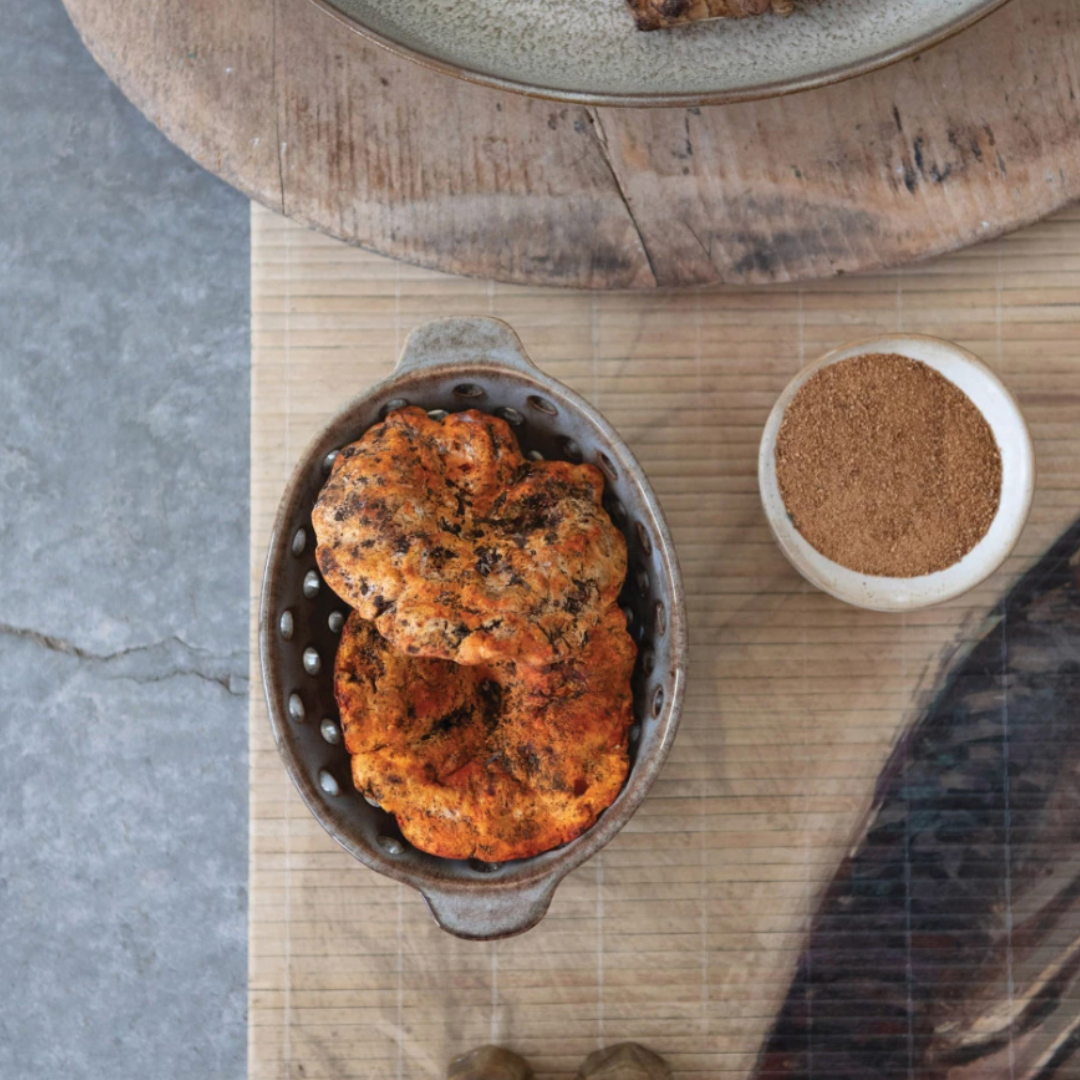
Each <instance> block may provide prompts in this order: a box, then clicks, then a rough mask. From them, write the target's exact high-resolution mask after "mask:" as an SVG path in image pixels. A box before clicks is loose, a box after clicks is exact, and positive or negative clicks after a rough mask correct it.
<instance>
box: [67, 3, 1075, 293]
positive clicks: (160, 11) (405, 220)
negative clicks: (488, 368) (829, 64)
mask: <svg viewBox="0 0 1080 1080" xmlns="http://www.w3.org/2000/svg"><path fill="white" fill-rule="evenodd" d="M66 3H67V6H68V10H69V11H70V13H71V16H72V18H73V20H74V22H75V24H76V26H77V27H78V29H79V31H80V33H81V34H82V36H83V39H84V40H85V41H86V43H87V45H88V46H89V47H90V49H91V51H92V52H93V53H94V55H95V56H96V57H97V58H98V60H99V61H100V62H101V64H102V65H103V67H104V68H105V70H106V71H107V72H108V73H109V74H110V75H111V76H112V77H113V78H114V79H115V80H116V82H117V83H118V85H119V86H120V88H121V89H122V90H123V91H124V92H125V93H126V94H127V95H128V96H129V97H130V98H131V100H132V101H134V102H135V104H136V105H137V106H138V107H139V108H140V109H142V111H143V112H144V113H146V115H147V116H149V117H150V119H152V120H153V121H154V122H155V123H156V124H157V125H158V126H159V127H161V129H162V130H163V131H164V132H165V134H166V135H168V136H169V138H171V139H172V140H173V141H174V142H176V143H177V144H179V145H180V146H181V147H182V148H183V149H185V150H186V151H187V152H188V153H190V154H191V155H192V156H193V157H194V158H195V159H196V160H197V161H199V162H201V163H202V164H203V165H205V166H206V167H207V168H209V169H211V170H212V171H214V172H216V173H217V174H218V175H220V176H222V177H223V178H224V179H226V180H228V181H229V182H230V183H232V184H235V185H236V186H237V187H239V188H240V189H241V190H242V191H245V192H246V193H248V194H249V195H251V196H252V197H253V198H255V199H257V200H258V201H259V202H261V203H263V204H265V205H266V206H268V207H271V208H273V209H276V210H279V211H283V212H284V213H285V214H286V215H288V216H289V217H290V218H293V219H295V220H297V221H300V222H303V223H304V224H307V225H312V226H315V227H316V228H318V229H320V230H322V231H324V232H327V233H329V234H331V235H333V236H337V237H340V238H342V239H344V240H346V241H348V242H350V243H354V244H358V245H360V246H362V247H366V248H370V249H374V250H376V251H380V252H384V253H386V254H389V255H393V256H395V257H396V258H399V259H404V260H406V261H408V262H411V263H416V264H418V265H422V266H427V267H433V268H437V269H440V270H445V271H450V272H453V273H459V274H468V275H473V276H479V277H484V278H488V277H491V278H495V279H498V280H500V281H513V282H520V283H525V284H534V285H562V286H574V287H584V288H601V289H627V288H634V289H640V288H649V287H654V286H678V285H697V284H711V283H717V282H732V283H755V284H759V283H764V282H770V281H792V280H799V279H807V278H818V277H827V276H830V275H834V274H840V273H850V272H852V271H857V270H867V269H879V268H883V267H889V266H895V265H898V264H902V263H907V262H910V261H912V260H915V259H920V258H923V257H926V256H929V255H935V254H940V253H942V252H947V251H951V250H955V249H957V248H961V247H964V246H966V245H968V244H971V243H973V242H975V241H978V240H981V239H986V238H988V237H992V236H995V235H997V234H999V233H1002V232H1005V231H1008V230H1010V229H1013V228H1015V227H1017V226H1018V225H1021V224H1024V223H1028V222H1032V221H1034V220H1036V219H1038V218H1040V217H1042V216H1044V215H1045V214H1047V213H1049V212H1051V211H1053V210H1055V209H1057V208H1060V207H1062V206H1063V205H1065V204H1066V203H1067V202H1069V201H1070V200H1072V199H1075V198H1077V197H1078V196H1080V107H1078V105H1077V82H1078V79H1080V6H1078V5H1077V4H1076V3H1074V2H1073V0H1013V2H1012V3H1010V4H1007V5H1006V6H1005V7H1004V8H1002V9H1000V10H999V11H998V12H996V13H995V14H993V15H992V16H990V17H989V18H987V19H986V20H984V21H983V22H982V23H980V24H979V25H977V26H976V27H974V28H973V29H971V30H969V31H967V32H965V33H964V34H961V35H959V36H958V37H956V38H954V39H953V40H952V41H949V42H946V43H945V44H943V45H941V46H939V47H938V48H936V49H933V50H931V51H930V52H928V53H926V54H924V55H922V56H921V57H917V58H915V59H912V60H909V61H905V62H902V63H900V64H897V65H895V66H894V67H891V68H888V69H886V70H883V71H879V72H876V73H874V74H871V75H868V76H864V77H862V78H860V79H857V80H854V81H852V82H848V83H843V84H840V85H836V86H833V87H828V88H825V89H822V90H816V91H811V92H808V93H805V94H800V95H796V96H794V97H789V98H783V99H776V100H772V101H765V102H757V103H749V104H740V105H732V106H717V107H709V108H701V109H663V110H620V109H586V108H581V107H575V106H565V105H560V104H556V103H552V102H547V101H540V100H534V99H529V98H525V97H521V96H517V95H513V94H505V93H501V92H497V91H492V90H489V89H485V88H482V87H479V86H474V85H471V84H469V83H465V82H461V81H458V80H455V79H452V78H448V77H446V76H442V75H438V74H435V73H433V72H430V71H426V70H423V69H421V68H419V67H416V66H414V65H412V64H410V63H408V62H406V61H403V60H400V59H397V58H395V57H393V56H391V55H389V54H387V53H385V52H383V51H382V50H380V49H379V48H377V47H376V46H373V45H370V44H368V43H367V42H365V41H364V40H363V39H361V38H360V37H359V36H358V35H356V34H354V33H352V32H350V31H349V30H348V29H346V28H344V27H343V26H341V25H340V24H338V23H337V22H335V21H334V20H332V19H330V18H329V17H327V16H326V15H325V14H324V13H322V12H321V11H319V10H318V9H316V8H315V6H314V5H312V4H309V3H307V2H305V0H128V2H127V3H125V4H121V5H118V4H114V3H109V2H108V0H66Z"/></svg>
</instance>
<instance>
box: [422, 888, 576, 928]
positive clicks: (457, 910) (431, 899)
mask: <svg viewBox="0 0 1080 1080" xmlns="http://www.w3.org/2000/svg"><path fill="white" fill-rule="evenodd" d="M561 880H562V875H561V874H560V875H559V876H558V877H545V878H543V879H542V880H540V881H537V882H534V883H533V884H531V885H525V886H513V885H508V886H506V887H504V888H499V886H498V885H497V884H496V883H494V882H493V883H492V884H491V886H490V890H487V889H485V890H483V891H481V892H479V893H477V892H471V891H470V892H465V891H460V890H457V889H454V887H453V886H452V885H448V887H447V888H446V889H445V890H443V889H440V888H439V887H438V886H434V887H432V886H425V887H424V889H423V890H422V893H423V897H424V899H425V900H426V901H427V906H428V907H429V908H430V909H431V914H432V915H434V916H435V921H436V922H437V923H438V924H439V927H440V929H442V930H445V931H446V932H447V933H448V934H453V935H454V937H459V938H465V939H466V940H468V941H494V940H496V939H497V938H506V937H513V936H514V935H515V934H523V933H525V931H526V930H531V929H532V928H533V927H534V926H535V925H536V924H537V923H538V922H539V921H540V920H541V919H542V918H543V917H544V916H545V915H546V914H547V910H548V907H549V906H550V905H551V898H552V897H553V896H554V895H555V890H556V889H557V888H558V886H559V882H560V881H561Z"/></svg>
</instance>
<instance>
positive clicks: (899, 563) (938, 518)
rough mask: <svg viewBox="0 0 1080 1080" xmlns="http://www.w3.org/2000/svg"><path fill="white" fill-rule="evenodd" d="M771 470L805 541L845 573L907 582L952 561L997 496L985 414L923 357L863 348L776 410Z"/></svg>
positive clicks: (997, 456) (985, 522)
mask: <svg viewBox="0 0 1080 1080" xmlns="http://www.w3.org/2000/svg"><path fill="white" fill-rule="evenodd" d="M775 455H776V477H777V482H778V484H779V488H780V494H781V497H782V498H783V502H784V506H785V509H786V510H787V512H788V514H789V515H790V517H791V519H792V522H793V523H794V525H795V527H796V528H797V529H798V530H799V532H800V533H801V534H802V535H803V537H805V539H806V540H807V541H808V542H809V543H810V544H811V545H813V547H814V548H815V549H817V551H819V552H820V553H821V554H822V555H824V556H825V557H826V558H829V559H832V560H833V561H834V562H836V563H839V564H840V565H841V566H844V567H847V568H848V569H849V570H854V571H857V572H858V573H861V574H869V575H876V576H882V577H897V578H912V577H920V576H922V575H925V574H932V573H935V572H937V571H939V570H944V569H946V568H947V567H949V566H952V565H953V564H954V563H957V562H959V561H960V560H961V559H962V558H963V557H964V556H965V555H966V554H967V553H968V552H969V551H971V550H972V549H973V548H974V547H975V546H976V544H978V543H979V541H980V540H982V539H983V537H984V536H985V535H986V533H987V532H988V530H989V529H990V526H991V524H992V523H993V520H994V517H995V515H996V514H997V511H998V506H999V504H1000V500H1001V484H1002V466H1001V453H1000V451H999V449H998V446H997V443H996V441H995V439H994V433H993V431H992V430H991V428H990V424H989V423H988V422H987V420H986V418H985V417H984V416H983V414H982V413H981V412H980V411H979V409H978V408H977V407H976V406H975V404H974V403H973V402H972V401H971V399H970V398H969V397H968V396H967V395H966V394H965V393H964V392H963V391H962V390H960V389H959V388H958V387H957V386H955V385H954V384H953V383H951V382H950V381H949V380H948V379H946V378H945V377H944V376H943V375H941V374H940V373H939V372H937V371H935V370H934V369H933V368H932V367H930V366H929V365H928V364H924V363H922V362H920V361H918V360H912V359H909V358H908V357H905V356H899V355H897V354H882V353H871V354H868V355H863V356H855V357H852V358H850V359H847V360H841V361H839V362H838V363H835V364H830V365H828V366H826V367H823V368H821V369H820V370H819V371H817V372H816V373H815V374H814V375H812V376H811V377H810V378H809V379H808V380H807V381H806V382H805V383H804V384H803V386H802V387H801V388H800V389H799V391H798V393H796V395H795V397H794V398H793V399H792V400H791V402H790V403H789V404H788V406H787V408H786V409H785V411H784V417H783V421H782V423H781V425H780V429H779V432H778V434H777V438H776V449H775Z"/></svg>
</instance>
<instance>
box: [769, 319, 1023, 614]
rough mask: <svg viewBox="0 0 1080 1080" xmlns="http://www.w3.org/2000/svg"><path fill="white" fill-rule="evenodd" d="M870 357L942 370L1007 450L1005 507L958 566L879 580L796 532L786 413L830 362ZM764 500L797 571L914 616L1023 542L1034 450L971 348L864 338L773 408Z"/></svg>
mask: <svg viewBox="0 0 1080 1080" xmlns="http://www.w3.org/2000/svg"><path fill="white" fill-rule="evenodd" d="M867 353H897V354H899V355H900V356H906V357H909V358H910V359H912V360H921V361H922V362H923V363H924V364H928V365H929V366H930V367H932V368H934V369H935V370H936V371H939V372H940V373H941V374H942V375H944V376H945V378H946V379H948V380H949V382H951V383H953V384H954V385H955V386H958V387H959V388H960V389H961V390H963V392H964V393H965V394H967V396H968V397H969V398H970V399H971V400H972V402H974V404H975V406H976V407H977V408H978V409H979V411H980V412H981V413H982V414H983V416H985V417H986V420H987V423H989V425H990V428H991V430H992V431H993V433H994V438H995V439H996V440H997V444H998V449H999V450H1000V451H1001V469H1002V478H1001V504H1000V506H999V507H998V512H997V516H996V517H995V518H994V520H993V522H992V524H991V525H990V529H989V531H988V532H987V534H986V535H985V536H984V537H983V538H982V540H980V541H979V543H978V544H976V545H975V547H974V548H972V549H971V551H969V552H968V553H967V555H965V556H964V557H963V558H962V559H961V560H960V561H959V562H958V563H955V564H954V565H952V566H950V567H948V568H947V569H945V570H941V571H939V572H938V573H936V574H926V575H924V576H922V577H914V578H894V577H872V576H870V575H868V574H859V573H856V572H855V571H854V570H848V569H847V568H846V567H843V566H840V565H839V563H835V562H833V561H832V560H831V559H827V558H825V556H824V555H822V554H821V552H819V551H818V550H817V549H815V548H814V547H812V546H811V545H810V544H809V543H808V542H807V541H806V540H805V539H804V538H803V535H802V534H801V533H800V532H799V530H798V529H796V528H795V525H794V524H793V523H792V520H791V518H790V516H789V515H788V512H787V509H786V507H785V506H784V500H783V499H782V498H781V495H780V487H779V485H778V483H777V480H776V437H777V434H778V433H779V431H780V423H781V421H782V420H783V418H784V410H785V409H786V408H787V407H788V405H789V403H790V402H791V400H792V398H794V397H795V395H796V394H797V393H798V392H799V390H800V388H801V387H802V386H803V384H804V383H805V382H806V381H807V379H809V378H810V377H811V376H812V375H813V374H814V373H815V372H818V371H820V370H821V369H822V368H823V367H827V366H828V365H829V364H836V363H839V362H840V361H841V360H850V359H851V358H852V357H855V356H864V355H866V354H867ZM758 484H759V486H760V488H761V501H762V503H763V504H764V507H765V515H766V517H767V518H768V520H769V526H770V527H771V528H772V531H773V535H774V536H775V537H776V541H777V543H778V544H779V545H780V547H781V549H782V550H783V552H784V554H785V555H786V556H787V557H788V559H789V560H790V562H791V564H792V566H794V567H795V569H796V570H798V571H799V573H800V574H802V576H803V577H804V578H806V580H807V581H809V582H810V583H811V584H813V585H816V586H817V587H818V588H819V589H823V590H824V591H825V592H827V593H830V594H831V595H833V596H835V597H836V598H837V599H838V600H843V601H845V602H847V603H849V604H854V605H855V606H856V607H861V608H868V609H869V610H871V611H913V610H915V609H917V608H924V607H930V606H931V605H933V604H940V603H943V602H944V601H946V600H951V599H953V598H954V597H956V596H960V595H961V594H962V593H965V592H967V591H968V590H969V589H972V588H974V587H975V586H976V585H978V584H979V583H980V582H981V581H984V580H985V579H986V578H988V577H989V576H990V575H991V574H992V573H993V572H994V571H995V570H996V569H997V568H998V567H999V566H1000V565H1001V564H1002V563H1003V562H1004V561H1005V559H1006V558H1008V556H1009V553H1010V552H1011V551H1012V549H1013V547H1014V546H1015V545H1016V541H1017V540H1018V539H1019V537H1020V533H1021V531H1022V530H1023V528H1024V523H1025V522H1026V521H1027V517H1028V512H1029V511H1030V509H1031V499H1032V495H1033V494H1034V491H1035V452H1034V450H1033V448H1032V445H1031V435H1030V433H1029V432H1028V428H1027V424H1026V423H1025V422H1024V417H1023V414H1022V413H1021V412H1020V406H1019V405H1017V403H1016V399H1015V398H1014V397H1013V396H1012V394H1010V393H1009V391H1008V390H1007V389H1006V388H1005V386H1004V384H1003V383H1002V382H1001V380H1000V379H999V378H998V377H997V376H996V375H995V374H994V373H993V372H992V371H991V370H990V369H989V368H988V367H987V366H986V365H985V364H983V363H982V361H980V360H979V359H978V358H977V357H976V356H973V355H972V354H971V353H969V352H968V351H967V350H966V349H962V348H960V346H959V345H954V344H953V343H952V342H951V341H943V340H942V339H941V338H934V337H925V336H922V335H918V334H896V335H886V336H884V337H878V338H871V339H870V340H868V341H857V342H855V343H853V344H851V345H845V346H843V347H842V348H840V349H835V350H833V351H832V352H830V353H827V354H826V355H825V356H823V357H822V358H821V359H820V360H818V361H817V362H815V363H813V364H811V365H810V366H809V367H806V368H803V370H802V371H800V372H799V374H798V375H796V376H795V378H794V379H792V380H791V382H790V383H789V384H788V386H787V389H785V390H784V392H783V393H782V394H781V395H780V397H779V399H778V400H777V402H776V404H775V405H774V406H773V410H772V413H771V414H770V415H769V420H768V422H767V423H766V425H765V433H764V435H763V436H762V439H761V450H760V452H759V454H758Z"/></svg>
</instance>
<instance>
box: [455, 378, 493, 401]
mask: <svg viewBox="0 0 1080 1080" xmlns="http://www.w3.org/2000/svg"><path fill="white" fill-rule="evenodd" d="M454 397H457V398H465V400H466V401H483V400H484V398H486V397H487V391H486V390H485V389H484V388H483V387H482V386H478V385H477V384H476V383H471V382H467V383H459V384H458V385H457V386H455V387H454Z"/></svg>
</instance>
